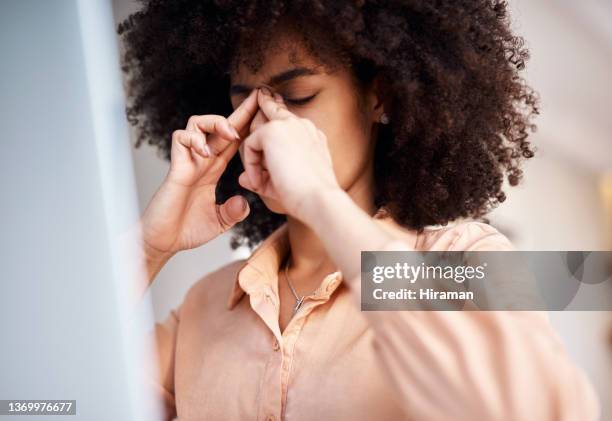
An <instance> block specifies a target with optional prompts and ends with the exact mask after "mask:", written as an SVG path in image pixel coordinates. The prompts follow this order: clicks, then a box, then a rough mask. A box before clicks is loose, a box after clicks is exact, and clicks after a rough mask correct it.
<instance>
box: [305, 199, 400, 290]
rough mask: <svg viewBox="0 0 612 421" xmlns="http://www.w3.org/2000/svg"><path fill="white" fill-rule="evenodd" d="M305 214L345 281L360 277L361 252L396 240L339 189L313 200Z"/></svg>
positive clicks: (309, 202) (307, 221) (376, 248)
mask: <svg viewBox="0 0 612 421" xmlns="http://www.w3.org/2000/svg"><path fill="white" fill-rule="evenodd" d="M302 213H303V216H302V217H301V219H303V220H304V221H305V223H306V224H308V225H309V226H310V227H311V228H312V229H313V230H314V231H315V232H316V234H317V235H318V237H319V238H320V239H321V241H322V242H323V244H324V245H325V248H326V250H327V252H328V253H329V255H330V257H331V258H332V260H333V261H334V262H335V263H336V265H337V266H338V268H339V270H340V271H341V272H342V274H343V277H344V279H346V280H353V279H356V278H357V277H358V276H359V275H360V273H361V251H364V250H379V249H381V248H383V247H384V246H385V245H386V244H388V243H389V242H391V241H393V240H394V238H393V237H392V236H391V235H390V234H389V233H387V232H386V231H385V230H384V229H383V228H381V227H380V226H379V225H378V224H377V223H376V222H375V221H374V220H373V218H372V217H371V216H370V215H368V214H367V213H366V212H364V211H363V210H362V209H361V208H360V207H359V206H357V205H356V204H355V203H354V202H353V200H352V199H351V198H350V196H349V195H348V194H347V193H346V192H344V191H342V190H340V189H338V190H328V191H322V192H320V193H319V194H317V195H315V196H314V197H312V198H310V200H308V202H307V203H304V206H303V212H302Z"/></svg>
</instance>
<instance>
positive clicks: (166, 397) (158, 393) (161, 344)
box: [148, 307, 180, 420]
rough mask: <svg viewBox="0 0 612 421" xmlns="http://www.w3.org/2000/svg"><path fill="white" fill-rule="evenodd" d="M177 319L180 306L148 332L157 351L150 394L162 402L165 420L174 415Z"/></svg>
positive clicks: (150, 380) (150, 379)
mask: <svg viewBox="0 0 612 421" xmlns="http://www.w3.org/2000/svg"><path fill="white" fill-rule="evenodd" d="M179 320H180V307H178V308H176V309H173V310H171V311H170V313H169V314H168V316H167V317H166V319H165V320H164V321H163V322H161V323H156V324H155V329H154V330H153V331H152V332H151V333H150V335H151V336H152V338H151V339H152V340H153V343H154V344H155V349H156V351H157V355H156V357H157V367H156V368H157V370H155V373H154V374H153V375H152V376H150V377H149V379H148V384H149V386H150V387H151V388H152V389H153V391H152V392H153V393H152V395H153V396H155V397H157V398H158V400H159V401H161V402H162V404H163V410H164V412H165V414H164V419H165V420H172V419H174V418H175V417H176V406H175V399H174V360H175V351H176V339H177V332H178V326H179Z"/></svg>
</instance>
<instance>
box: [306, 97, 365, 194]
mask: <svg viewBox="0 0 612 421" xmlns="http://www.w3.org/2000/svg"><path fill="white" fill-rule="evenodd" d="M296 114H297V113H296ZM307 114H308V115H307ZM301 116H302V117H305V118H309V119H310V120H312V122H313V123H314V124H315V125H316V126H317V127H318V128H319V129H320V130H321V131H323V133H325V135H326V136H327V143H328V145H329V150H330V154H331V157H332V161H333V163H334V172H335V173H336V178H337V179H338V182H339V183H340V186H341V187H347V186H348V185H350V184H351V183H352V182H353V181H354V180H355V179H356V178H357V177H358V176H359V175H360V174H361V173H362V172H363V171H364V168H365V166H366V165H367V164H368V163H369V161H370V160H371V154H372V152H371V151H372V148H371V139H370V136H371V133H370V128H369V127H368V125H367V124H366V122H365V121H364V117H363V115H362V113H361V112H360V111H359V110H358V108H357V106H356V104H354V103H348V104H347V103H344V105H343V104H342V103H335V104H334V105H333V106H330V107H321V108H319V110H317V111H316V112H315V111H314V110H313V111H311V112H310V113H307V112H304V113H303V114H302V115H301Z"/></svg>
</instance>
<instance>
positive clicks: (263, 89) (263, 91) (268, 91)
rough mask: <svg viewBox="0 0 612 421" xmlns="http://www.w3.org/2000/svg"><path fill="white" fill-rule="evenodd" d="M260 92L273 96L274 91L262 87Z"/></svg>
mask: <svg viewBox="0 0 612 421" xmlns="http://www.w3.org/2000/svg"><path fill="white" fill-rule="evenodd" d="M259 90H260V91H261V93H262V94H264V95H266V96H272V91H271V90H270V88H268V87H267V86H262V87H260V88H259Z"/></svg>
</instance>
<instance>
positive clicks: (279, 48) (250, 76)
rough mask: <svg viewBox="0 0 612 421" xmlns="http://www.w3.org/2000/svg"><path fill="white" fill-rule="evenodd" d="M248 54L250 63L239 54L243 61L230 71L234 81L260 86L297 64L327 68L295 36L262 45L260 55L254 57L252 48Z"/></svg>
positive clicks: (279, 38)
mask: <svg viewBox="0 0 612 421" xmlns="http://www.w3.org/2000/svg"><path fill="white" fill-rule="evenodd" d="M243 48H245V47H243ZM246 48H248V47H246ZM246 53H247V57H246V59H247V60H248V62H246V63H245V61H244V60H243V59H242V57H241V56H239V59H240V62H239V63H238V64H237V65H235V66H233V70H232V72H231V73H230V80H231V82H232V83H233V84H238V83H239V84H246V85H256V84H259V83H263V82H265V81H267V80H268V79H269V78H270V77H272V76H274V75H276V74H278V73H279V72H282V71H284V70H287V69H291V68H296V67H306V68H312V69H316V70H318V71H323V69H322V67H323V65H322V63H321V62H320V61H319V60H318V59H317V58H315V57H314V56H313V55H312V54H311V53H310V52H309V51H308V49H307V48H306V46H305V44H304V42H303V41H302V40H301V39H299V38H298V37H297V36H294V35H289V34H287V35H283V36H280V37H276V38H275V39H273V40H271V41H270V42H267V43H266V44H265V45H264V46H263V47H262V48H259V51H258V53H259V55H258V56H253V52H252V51H251V52H249V51H247V52H246ZM255 54H257V53H255Z"/></svg>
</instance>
